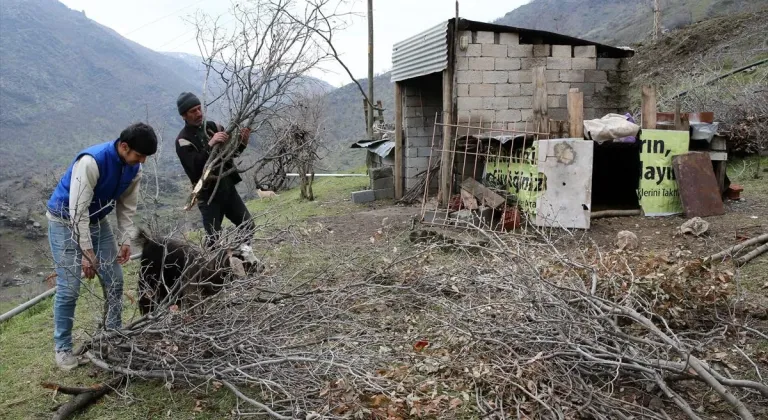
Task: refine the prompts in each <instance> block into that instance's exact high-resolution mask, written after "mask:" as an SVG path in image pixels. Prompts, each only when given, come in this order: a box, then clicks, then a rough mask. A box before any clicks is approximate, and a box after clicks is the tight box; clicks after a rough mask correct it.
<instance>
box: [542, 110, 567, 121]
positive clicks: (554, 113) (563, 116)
mask: <svg viewBox="0 0 768 420" xmlns="http://www.w3.org/2000/svg"><path fill="white" fill-rule="evenodd" d="M547 112H548V113H549V119H551V120H558V121H565V120H567V119H568V108H549V109H548V110H547Z"/></svg>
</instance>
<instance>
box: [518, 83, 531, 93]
mask: <svg viewBox="0 0 768 420" xmlns="http://www.w3.org/2000/svg"><path fill="white" fill-rule="evenodd" d="M520 95H522V96H531V95H533V83H520Z"/></svg>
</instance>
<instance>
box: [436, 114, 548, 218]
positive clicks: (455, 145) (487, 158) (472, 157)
mask: <svg viewBox="0 0 768 420" xmlns="http://www.w3.org/2000/svg"><path fill="white" fill-rule="evenodd" d="M436 121H437V122H436V123H435V130H433V131H434V133H442V132H443V128H444V127H449V128H450V132H451V133H452V138H451V140H450V141H445V142H444V141H443V139H442V138H441V136H437V135H434V134H433V136H432V145H431V146H432V150H434V151H435V152H434V153H432V155H431V157H430V160H429V165H428V169H427V171H426V173H425V174H424V177H425V178H424V179H425V182H424V183H423V196H422V211H421V216H422V222H423V223H426V224H432V225H441V226H455V227H473V228H480V229H483V230H492V231H511V230H513V229H516V228H522V229H525V230H527V229H528V226H529V223H533V222H535V220H536V201H537V198H538V196H539V194H540V193H541V191H543V188H544V187H545V185H546V182H545V180H544V179H543V178H542V175H541V174H540V173H539V172H538V170H537V168H536V162H537V160H536V151H537V145H538V140H540V139H542V140H543V139H548V138H549V130H548V128H549V127H547V129H542V127H541V126H540V124H537V123H534V122H530V121H529V122H517V123H496V122H492V123H484V122H483V121H482V120H481V119H479V120H477V121H472V120H471V119H470V120H468V121H467V122H466V123H458V124H444V123H442V122H440V121H439V120H438V118H436ZM445 145H448V147H449V149H448V151H449V153H448V154H447V156H450V162H447V168H448V169H449V172H450V177H449V179H450V189H451V192H450V194H449V197H450V199H449V200H448V202H441V201H440V200H439V199H438V198H430V194H429V193H430V184H432V183H431V182H430V181H431V180H434V179H435V177H437V176H438V174H439V172H440V170H441V167H442V166H443V162H441V156H445V154H444V153H443V151H445V147H446V146H445ZM441 188H445V187H443V186H442V185H441ZM441 195H442V194H440V195H438V196H441Z"/></svg>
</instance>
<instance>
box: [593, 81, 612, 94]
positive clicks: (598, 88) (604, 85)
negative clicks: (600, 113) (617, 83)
mask: <svg viewBox="0 0 768 420" xmlns="http://www.w3.org/2000/svg"><path fill="white" fill-rule="evenodd" d="M608 86H609V85H608V83H595V95H600V94H604V92H603V91H604V90H607V89H608Z"/></svg>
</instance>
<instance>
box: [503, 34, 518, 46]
mask: <svg viewBox="0 0 768 420" xmlns="http://www.w3.org/2000/svg"><path fill="white" fill-rule="evenodd" d="M499 43H500V44H504V45H518V44H520V34H518V33H516V32H502V33H500V34H499Z"/></svg>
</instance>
